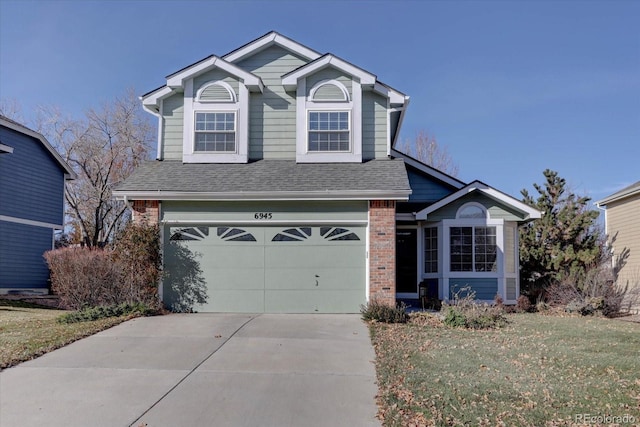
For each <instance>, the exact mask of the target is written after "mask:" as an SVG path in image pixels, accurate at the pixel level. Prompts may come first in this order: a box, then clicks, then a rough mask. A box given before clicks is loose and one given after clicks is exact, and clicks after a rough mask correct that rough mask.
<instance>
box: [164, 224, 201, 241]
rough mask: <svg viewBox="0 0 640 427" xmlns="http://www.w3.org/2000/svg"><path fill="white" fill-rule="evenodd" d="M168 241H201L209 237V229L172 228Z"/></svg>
mask: <svg viewBox="0 0 640 427" xmlns="http://www.w3.org/2000/svg"><path fill="white" fill-rule="evenodd" d="M170 232H171V237H170V238H169V240H174V241H175V240H202V239H204V238H205V237H207V236H208V235H209V227H189V228H172V229H171V231H170Z"/></svg>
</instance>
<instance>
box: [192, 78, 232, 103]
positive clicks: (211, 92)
mask: <svg viewBox="0 0 640 427" xmlns="http://www.w3.org/2000/svg"><path fill="white" fill-rule="evenodd" d="M196 100H197V101H198V102H236V94H235V93H234V92H233V88H232V87H231V86H229V84H228V83H226V82H223V81H217V82H210V83H205V84H204V85H202V87H201V88H200V89H199V90H198V93H197V95H196Z"/></svg>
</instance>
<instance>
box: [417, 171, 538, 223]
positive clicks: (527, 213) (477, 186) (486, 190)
mask: <svg viewBox="0 0 640 427" xmlns="http://www.w3.org/2000/svg"><path fill="white" fill-rule="evenodd" d="M472 192H479V193H482V194H484V195H486V196H488V197H490V198H492V199H493V200H495V201H497V202H500V203H503V204H505V205H507V206H509V207H511V208H513V209H515V210H516V211H519V212H521V213H522V214H523V215H524V217H525V220H527V221H528V220H532V219H538V218H541V217H542V212H540V211H539V210H537V209H535V208H533V207H531V206H529V205H527V204H526V203H524V202H521V201H519V200H517V199H515V198H513V197H511V196H509V195H508V194H505V193H503V192H501V191H498V190H496V189H495V188H492V187H490V186H488V185H487V184H485V183H484V182H482V181H477V180H476V181H473V182H472V183H470V184H467V185H466V186H464V187H462V188H461V189H459V190H458V191H456V192H455V193H452V194H450V195H448V196H446V197H443V198H442V199H440V200H438V201H437V202H435V203H434V204H432V205H431V206H428V207H426V208H425V209H423V210H421V211H420V212H418V213H416V219H417V220H426V219H427V218H428V216H429V214H430V213H432V212H435V211H437V210H438V209H441V208H443V207H444V206H446V205H448V204H450V203H452V202H454V201H455V200H458V199H460V198H461V197H464V196H466V195H468V194H470V193H472Z"/></svg>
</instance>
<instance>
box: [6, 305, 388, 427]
mask: <svg viewBox="0 0 640 427" xmlns="http://www.w3.org/2000/svg"><path fill="white" fill-rule="evenodd" d="M374 357H375V356H374V352H373V349H372V347H371V343H370V340H369V333H368V330H367V328H366V326H365V325H364V324H363V323H362V321H361V320H360V318H359V316H357V315H268V314H264V315H257V316H254V315H241V314H238V315H236V314H188V315H178V314H173V315H168V316H160V317H148V318H140V319H134V320H131V321H128V322H126V323H123V324H121V325H118V326H116V327H114V328H111V329H109V330H107V331H103V332H101V333H99V334H96V335H94V336H91V337H89V338H85V339H83V340H80V341H77V342H75V343H73V344H71V345H69V346H67V347H64V348H62V349H59V350H56V351H54V352H52V353H49V354H46V355H44V356H42V357H40V358H38V359H35V360H32V361H30V362H26V363H23V364H21V365H19V366H16V367H14V368H10V369H7V370H4V371H2V372H0V426H1V427H13V426H20V427H29V426H38V427H41V426H65V427H71V426H82V427H86V426H108V427H113V426H134V427H138V426H145V425H146V426H148V427H159V426H172V427H175V426H194V427H195V426H343V425H344V426H375V425H378V426H379V425H380V423H379V422H378V421H377V420H376V419H375V414H376V406H375V395H376V392H377V388H376V386H375V368H374V365H373V360H374Z"/></svg>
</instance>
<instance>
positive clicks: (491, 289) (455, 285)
mask: <svg viewBox="0 0 640 427" xmlns="http://www.w3.org/2000/svg"><path fill="white" fill-rule="evenodd" d="M467 286H469V287H470V288H471V291H472V292H475V293H476V299H479V300H493V299H494V297H495V296H496V294H497V293H498V279H496V278H490V277H487V278H463V279H457V278H451V279H449V298H450V299H453V297H454V296H455V294H456V293H458V296H459V297H461V298H463V297H464V296H465V295H466V293H465V292H461V289H462V288H464V287H467Z"/></svg>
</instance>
